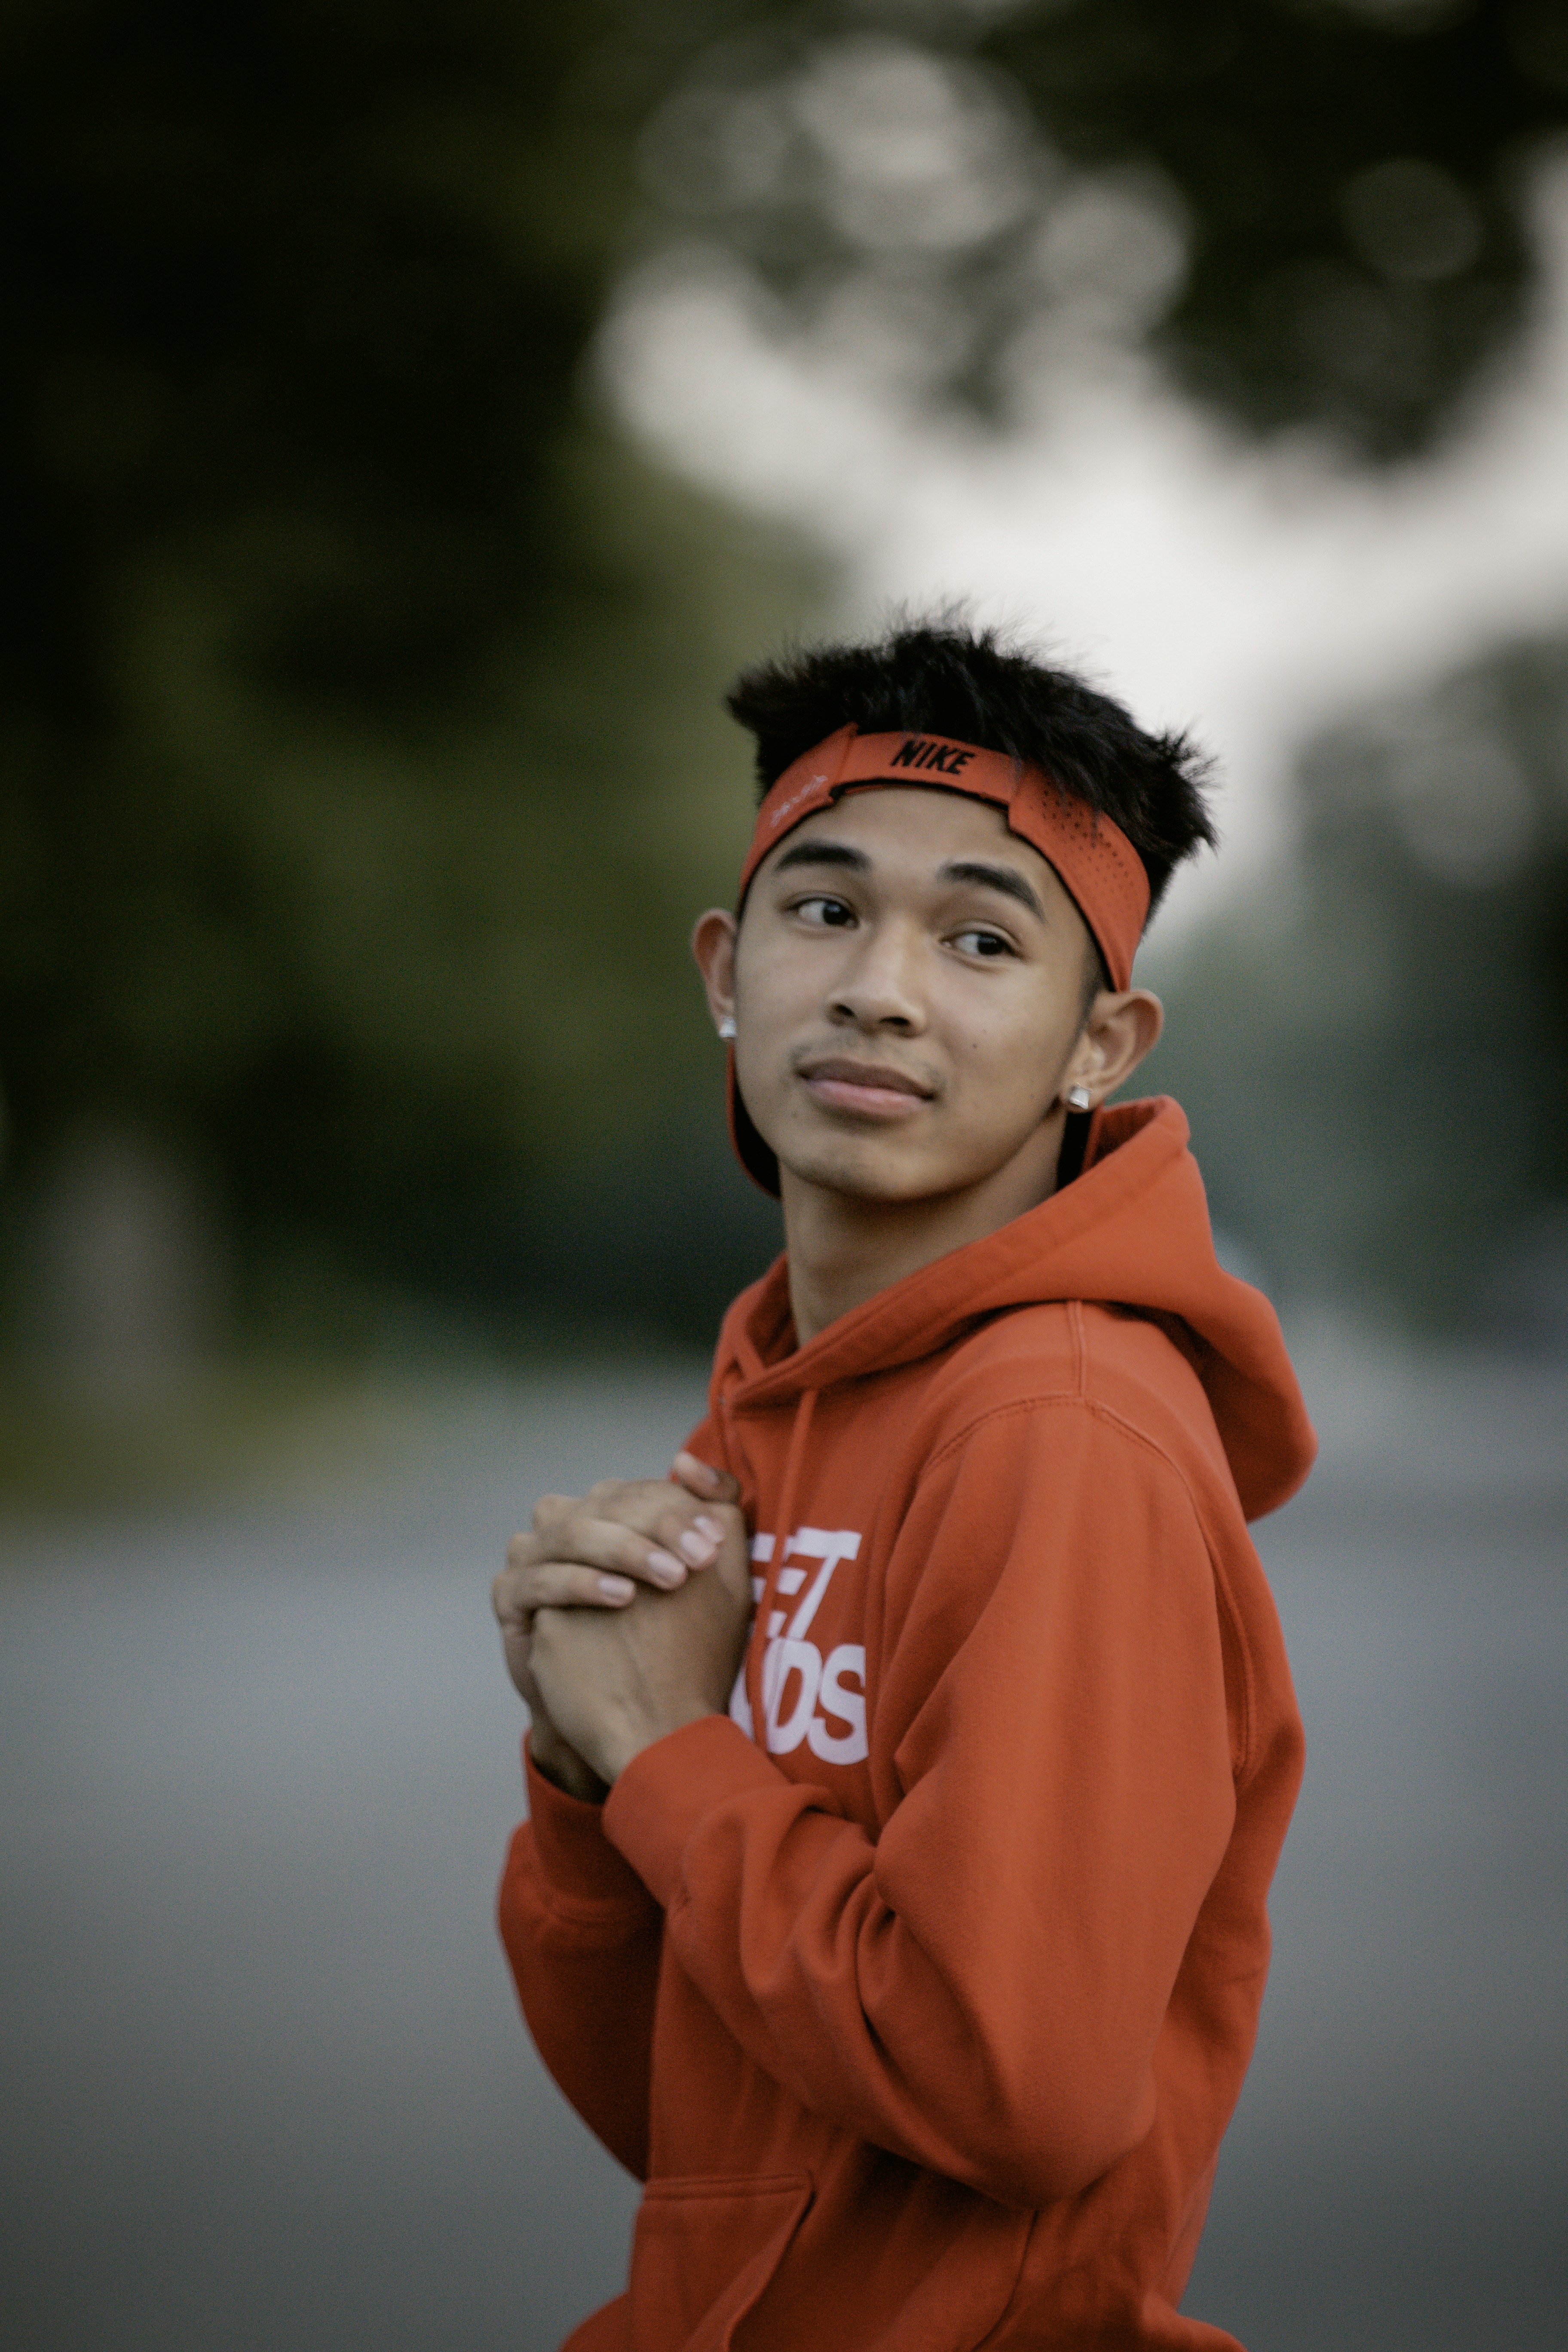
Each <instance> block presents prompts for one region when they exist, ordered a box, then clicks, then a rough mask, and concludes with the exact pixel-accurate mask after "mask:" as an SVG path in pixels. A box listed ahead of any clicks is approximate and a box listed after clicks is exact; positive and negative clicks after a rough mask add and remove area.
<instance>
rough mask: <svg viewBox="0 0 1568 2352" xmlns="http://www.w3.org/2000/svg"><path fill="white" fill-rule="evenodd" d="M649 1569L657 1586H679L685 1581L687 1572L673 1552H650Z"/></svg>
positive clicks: (648, 1557)
mask: <svg viewBox="0 0 1568 2352" xmlns="http://www.w3.org/2000/svg"><path fill="white" fill-rule="evenodd" d="M647 1568H648V1574H649V1575H650V1576H651V1577H652V1578H653V1580H654V1582H655V1583H656V1584H679V1583H682V1582H683V1581H684V1580H685V1576H686V1570H685V1569H684V1568H682V1566H681V1564H680V1562H679V1560H678V1559H676V1558H675V1556H674V1554H673V1553H672V1552H668V1551H650V1552H649V1554H648V1556H647Z"/></svg>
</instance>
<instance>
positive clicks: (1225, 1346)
mask: <svg viewBox="0 0 1568 2352" xmlns="http://www.w3.org/2000/svg"><path fill="white" fill-rule="evenodd" d="M1187 1139H1188V1128H1187V1122H1186V1119H1185V1118H1184V1115H1183V1112H1182V1110H1181V1108H1180V1107H1179V1106H1178V1105H1177V1104H1176V1103H1174V1102H1173V1101H1172V1100H1171V1099H1170V1098H1169V1097H1165V1096H1156V1097H1152V1099H1150V1100H1148V1101H1145V1102H1134V1103H1125V1104H1121V1105H1118V1106H1117V1107H1115V1108H1111V1109H1109V1110H1106V1109H1102V1110H1100V1111H1098V1112H1096V1114H1095V1116H1094V1119H1093V1122H1092V1124H1091V1126H1090V1129H1089V1142H1088V1148H1087V1150H1086V1152H1085V1155H1084V1166H1083V1170H1082V1172H1081V1174H1079V1176H1078V1177H1076V1178H1075V1179H1074V1181H1072V1182H1071V1183H1070V1184H1068V1185H1065V1186H1064V1187H1063V1188H1062V1190H1061V1191H1060V1192H1055V1193H1053V1194H1052V1195H1051V1197H1050V1199H1049V1200H1047V1201H1043V1202H1041V1203H1040V1205H1039V1207H1038V1208H1037V1209H1031V1210H1029V1211H1028V1212H1027V1213H1026V1215H1024V1216H1021V1217H1016V1218H1014V1219H1013V1221H1012V1222H1011V1223H1008V1224H1005V1225H1002V1226H1000V1227H998V1229H997V1230H996V1232H994V1233H993V1234H986V1235H985V1236H984V1238H983V1239H982V1240H980V1241H976V1242H970V1243H968V1244H966V1245H965V1246H964V1247H963V1248H962V1249H957V1250H952V1251H951V1252H950V1253H949V1254H948V1255H946V1256H945V1257H941V1258H937V1259H936V1260H934V1261H933V1262H932V1264H931V1265H926V1266H921V1267H920V1268H919V1269H918V1270H917V1271H916V1272H915V1273H913V1274H910V1275H906V1276H904V1278H903V1279H902V1280H901V1281H900V1282H895V1283H893V1284H891V1285H889V1287H888V1288H887V1289H886V1290H881V1291H879V1292H878V1293H877V1294H876V1295H875V1297H871V1298H868V1299H867V1300H866V1301H865V1302H864V1303H863V1304H862V1305H861V1306H859V1307H854V1308H852V1309H851V1310H850V1312H849V1313H848V1314H847V1315H842V1316H840V1317H839V1318H838V1319H837V1321H836V1322H834V1323H830V1324H829V1325H828V1326H827V1328H826V1329H825V1330H823V1331H819V1332H818V1333H817V1335H816V1338H815V1339H811V1340H809V1341H808V1342H807V1343H806V1345H805V1347H804V1348H797V1347H796V1346H795V1344H794V1339H795V1334H794V1327H793V1324H792V1322H791V1319H790V1304H789V1276H788V1261H787V1259H785V1258H783V1257H781V1258H779V1259H778V1260H776V1261H775V1263H774V1264H773V1265H772V1266H771V1267H770V1268H769V1270H768V1272H767V1273H766V1274H765V1275H764V1276H763V1278H762V1280H761V1281H760V1282H758V1283H755V1284H753V1285H752V1287H751V1289H749V1290H746V1291H743V1292H742V1295H741V1297H739V1298H737V1299H736V1301H735V1303H734V1305H733V1306H732V1307H731V1309H730V1312H729V1314H728V1315H727V1316H726V1318H725V1321H724V1328H723V1330H722V1333H721V1339H720V1346H719V1357H718V1362H717V1364H716V1366H715V1402H717V1400H718V1399H719V1398H722V1399H723V1401H724V1402H725V1403H726V1404H727V1405H728V1406H729V1408H730V1409H731V1411H738V1412H746V1411H747V1410H748V1409H750V1408H753V1407H761V1406H764V1405H769V1406H771V1405H777V1404H783V1403H786V1402H789V1401H790V1400H792V1399H798V1398H800V1397H803V1396H804V1395H805V1394H806V1393H807V1392H808V1391H812V1392H816V1393H820V1392H821V1391H824V1390H826V1389H831V1388H836V1387H837V1386H838V1385H839V1384H840V1383H842V1382H844V1381H855V1380H859V1379H863V1378H865V1377H866V1376H867V1375H868V1374H870V1373H875V1372H879V1371H886V1370H890V1369H891V1368H892V1367H893V1366H895V1365H899V1364H908V1363H914V1362H918V1361H919V1360H921V1358H922V1357H925V1356H929V1355H933V1354H935V1353H936V1351H937V1350H938V1349H942V1348H944V1347H947V1346H949V1345H951V1344H952V1342H953V1341H955V1340H957V1339H961V1338H963V1336H964V1334H965V1333H966V1332H967V1331H969V1330H971V1329H973V1328H975V1327H976V1326H977V1325H979V1324H980V1323H982V1322H984V1321H986V1320H987V1319H989V1318H991V1317H994V1316H996V1315H1000V1314H1005V1313H1006V1312H1008V1311H1009V1310H1010V1309H1012V1308H1015V1307H1031V1306H1039V1305H1044V1304H1046V1303H1047V1302H1053V1301H1061V1300H1066V1299H1082V1300H1085V1301H1088V1302H1092V1303H1096V1304H1101V1305H1106V1306H1116V1307H1123V1308H1129V1309H1131V1310H1132V1311H1133V1312H1134V1313H1138V1314H1142V1315H1144V1316H1147V1317H1149V1318H1151V1319H1159V1320H1162V1321H1168V1322H1170V1323H1171V1324H1172V1325H1173V1327H1174V1328H1173V1329H1172V1332H1171V1336H1172V1338H1173V1339H1174V1340H1175V1341H1176V1344H1177V1345H1178V1346H1180V1347H1181V1348H1182V1349H1183V1352H1184V1354H1185V1355H1186V1356H1187V1357H1188V1359H1189V1360H1190V1361H1191V1363H1192V1364H1193V1366H1194V1370H1196V1372H1197V1374H1198V1377H1199V1379H1200V1380H1201V1381H1202V1382H1203V1385H1204V1389H1205V1393H1206V1394H1207V1397H1208V1402H1209V1406H1210V1409H1211V1411H1212V1412H1213V1413H1214V1417H1215V1425H1216V1426H1217V1428H1218V1431H1219V1434H1220V1440H1221V1443H1222V1444H1223V1445H1224V1447H1225V1451H1226V1457H1227V1459H1228V1461H1229V1464H1230V1469H1231V1475H1232V1476H1233V1477H1234V1478H1235V1480H1236V1486H1237V1494H1238V1496H1239V1497H1240V1500H1241V1506H1242V1508H1243V1510H1244V1511H1245V1513H1246V1515H1247V1517H1248V1518H1249V1519H1253V1518H1258V1517H1261V1516H1262V1515H1263V1514H1264V1513H1265V1512H1267V1511H1272V1510H1275V1509H1277V1508H1278V1507H1279V1505H1280V1504H1281V1503H1283V1502H1284V1501H1286V1500H1287V1498H1288V1497H1289V1496H1291V1495H1293V1494H1294V1493H1295V1491H1296V1489H1297V1487H1298V1486H1300V1484H1301V1481H1302V1480H1303V1479H1304V1478H1305V1476H1306V1475H1307V1472H1308V1471H1309V1469H1310V1467H1311V1465H1312V1461H1313V1457H1314V1455H1315V1454H1316V1452H1317V1440H1316V1438H1315V1436H1314V1435H1313V1433H1312V1427H1311V1423H1310V1422H1309V1420H1308V1418H1307V1411H1306V1406H1305V1404H1304V1403H1303V1402H1302V1398H1301V1391H1300V1387H1299V1386H1298V1384H1297V1381H1296V1376H1295V1373H1294V1371H1293V1370H1291V1366H1290V1360H1289V1357H1288V1355H1287V1354H1286V1351H1285V1342H1284V1339H1283V1337H1282V1335H1281V1333H1280V1329H1279V1318H1278V1317H1277V1316H1276V1314H1275V1312H1274V1309H1273V1307H1271V1306H1270V1305H1269V1303H1268V1300H1267V1299H1266V1298H1265V1297H1263V1295H1262V1293H1261V1292H1260V1291H1258V1290H1256V1289H1254V1288H1253V1286H1252V1285H1251V1284H1250V1283H1246V1282H1241V1281H1239V1280H1237V1277H1236V1276H1234V1275H1230V1274H1226V1271H1225V1270H1224V1268H1223V1267H1222V1266H1221V1265H1220V1264H1219V1262H1218V1260H1217V1259H1216V1258H1215V1254H1214V1239H1213V1235H1212V1234H1211V1231H1210V1228H1209V1216H1208V1202H1207V1199H1206V1196H1205V1192H1204V1184H1203V1178H1202V1176H1201V1175H1200V1174H1199V1172H1198V1165H1197V1162H1196V1160H1194V1158H1193V1155H1192V1153H1191V1152H1190V1150H1188V1149H1187Z"/></svg>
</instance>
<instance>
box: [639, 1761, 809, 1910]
mask: <svg viewBox="0 0 1568 2352" xmlns="http://www.w3.org/2000/svg"><path fill="white" fill-rule="evenodd" d="M790 1785H791V1784H790V1783H789V1781H788V1780H786V1779H785V1777H784V1774H783V1773H782V1772H781V1771H780V1770H779V1769H778V1767H777V1766H776V1765H775V1764H770V1763H769V1761H768V1759H767V1758H766V1757H765V1756H764V1755H763V1752H762V1750H761V1748H757V1747H756V1746H755V1745H754V1744H753V1743H752V1740H751V1739H749V1738H747V1736H746V1734H745V1733H744V1732H743V1731H742V1729H741V1727H740V1725H739V1724H738V1723H734V1722H732V1721H731V1718H730V1717H729V1716H727V1715H704V1716H700V1717H698V1719H697V1721H696V1722H695V1723H687V1724H683V1725H682V1726H681V1727H680V1729H679V1731H670V1732H667V1733H666V1735H665V1737H664V1738H662V1739H656V1740H655V1741H654V1742H653V1744H652V1746H651V1747H648V1748H644V1749H643V1750H642V1752H641V1754H640V1755H637V1756H634V1757H633V1758H632V1760H631V1762H630V1763H629V1764H628V1765H627V1766H626V1770H625V1771H624V1772H623V1773H622V1774H621V1776H620V1778H619V1780H617V1781H616V1785H615V1787H614V1788H613V1789H612V1790H610V1793H609V1795H608V1796H607V1797H606V1798H605V1813H604V1819H605V1838H606V1839H607V1840H608V1841H609V1842H610V1843H612V1844H614V1845H616V1846H618V1847H619V1848H620V1850H621V1852H622V1853H624V1854H625V1856H626V1860H627V1862H628V1863H630V1864H631V1866H632V1868H633V1869H634V1870H635V1871H636V1872H637V1876H638V1877H639V1878H640V1879H641V1880H642V1883H643V1885H645V1886H646V1887H647V1889H648V1892H649V1893H650V1894H651V1895H653V1897H654V1900H655V1901H656V1902H658V1903H659V1904H661V1905H662V1906H664V1908H665V1909H666V1910H667V1911H668V1908H669V1906H670V1905H671V1903H672V1902H673V1901H674V1900H675V1898H676V1896H677V1895H679V1892H680V1857H681V1854H682V1853H683V1852H684V1851H685V1848H686V1844H687V1842H688V1840H689V1838H690V1837H691V1835H692V1833H693V1832H695V1831H696V1829H697V1828H698V1827H699V1825H700V1822H702V1821H703V1820H704V1819H705V1817H706V1816H707V1815H708V1814H709V1813H710V1812H712V1811H714V1810H715V1808H716V1807H718V1806H720V1805H721V1804H725V1803H728V1802H729V1801H730V1800H731V1799H732V1798H735V1797H741V1796H744V1795H746V1794H747V1793H748V1792H749V1791H750V1790H753V1789H771V1790H773V1791H774V1792H775V1793H776V1792H777V1790H780V1789H781V1788H788V1787H789V1786H790Z"/></svg>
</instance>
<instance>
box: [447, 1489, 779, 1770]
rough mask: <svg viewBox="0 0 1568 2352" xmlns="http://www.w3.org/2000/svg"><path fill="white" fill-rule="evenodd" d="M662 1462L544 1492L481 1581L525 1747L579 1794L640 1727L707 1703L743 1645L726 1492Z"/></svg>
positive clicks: (704, 1709)
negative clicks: (527, 1725)
mask: <svg viewBox="0 0 1568 2352" xmlns="http://www.w3.org/2000/svg"><path fill="white" fill-rule="evenodd" d="M673 1476H674V1479H675V1480H678V1481H679V1484H674V1483H671V1481H670V1480H668V1479H663V1478H645V1479H636V1480H623V1479H613V1478H606V1479H604V1480H602V1481H601V1482H600V1484H599V1485H598V1486H595V1487H593V1488H591V1489H590V1491H589V1492H588V1493H587V1494H586V1495H584V1496H573V1495H546V1496H543V1497H542V1499H541V1501H540V1502H539V1503H538V1505H537V1506H536V1507H535V1509H534V1513H533V1527H532V1528H531V1532H530V1533H528V1534H527V1535H519V1536H514V1537H513V1538H512V1539H511V1542H510V1544H509V1545H508V1546H507V1564H506V1567H505V1569H504V1570H502V1572H501V1574H500V1576H498V1577H497V1579H496V1580H495V1584H494V1587H493V1590H492V1593H491V1599H492V1601H493V1603H494V1607H495V1612H496V1617H497V1620H498V1622H500V1629H501V1643H502V1647H503V1649H504V1651H505V1654H506V1662H507V1667H508V1670H509V1672H510V1675H511V1678H512V1681H513V1682H514V1683H515V1684H516V1685H517V1688H518V1690H519V1691H520V1692H521V1695H522V1696H523V1698H524V1699H525V1700H526V1701H527V1703H528V1708H529V1713H530V1715H531V1717H532V1729H531V1737H530V1745H531V1748H532V1753H533V1760H534V1762H535V1764H536V1765H537V1766H538V1768H539V1769H540V1770H541V1771H542V1772H543V1773H545V1774H546V1775H547V1777H548V1778H549V1779H551V1780H554V1781H555V1782H556V1783H557V1784H558V1785H559V1786H560V1787H562V1788H563V1789H565V1790H567V1792H568V1793H569V1794H570V1795H572V1796H575V1797H583V1798H585V1799H587V1800H589V1801H597V1800H598V1799H600V1798H602V1797H603V1796H604V1794H605V1790H606V1788H607V1787H608V1786H609V1785H610V1784H611V1783H612V1782H613V1781H615V1780H616V1779H617V1778H618V1777H619V1775H620V1774H621V1773H622V1772H623V1771H624V1770H625V1769H626V1766H627V1765H628V1764H629V1763H630V1762H631V1759H632V1758H633V1757H634V1756H637V1755H639V1754H640V1753H641V1751H642V1750H643V1748H647V1747H650V1746H651V1745H652V1743H653V1742H654V1741H655V1740H656V1739H662V1738H664V1737H665V1735H666V1734H667V1733H668V1732H671V1731H678V1730H679V1728H680V1727H681V1726H682V1725H683V1724H687V1723H692V1722H695V1721H696V1720H697V1719H698V1717H700V1716H704V1715H716V1714H722V1713H723V1711H724V1709H725V1708H726V1707H727V1706H728V1705H729V1700H730V1692H731V1686H732V1685H733V1683H734V1679H735V1674H736V1670H737V1668H738V1667H739V1665H740V1662H741V1654H742V1649H743V1647H744V1645H745V1638H746V1625H747V1621H748V1619H749V1617H750V1614H751V1607H752V1583H751V1559H750V1546H749V1544H748V1540H747V1534H746V1523H745V1520H744V1518H743V1517H742V1515H741V1511H740V1509H739V1507H738V1501H737V1498H738V1496H739V1492H740V1490H739V1488H738V1487H737V1486H736V1484H735V1481H734V1480H733V1479H732V1478H731V1477H730V1476H729V1475H727V1474H726V1473H725V1472H723V1471H721V1470H715V1469H712V1468H711V1467H710V1465H708V1464H707V1463H703V1462H699V1461H698V1460H697V1459H696V1457H695V1455H693V1454H677V1455H676V1457H675V1464H674V1472H673Z"/></svg>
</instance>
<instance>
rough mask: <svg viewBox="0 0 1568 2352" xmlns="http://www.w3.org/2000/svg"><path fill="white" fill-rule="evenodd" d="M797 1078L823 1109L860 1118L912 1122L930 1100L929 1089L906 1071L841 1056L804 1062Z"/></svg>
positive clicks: (829, 1056)
mask: <svg viewBox="0 0 1568 2352" xmlns="http://www.w3.org/2000/svg"><path fill="white" fill-rule="evenodd" d="M800 1075H801V1077H802V1079H803V1080H804V1081H805V1087H806V1088H807V1090H808V1092H809V1093H810V1094H812V1095H813V1096H814V1097H816V1100H817V1101H818V1102H819V1103H821V1104H823V1105H824V1106H825V1108H828V1109H832V1110H850V1111H858V1112H859V1113H860V1115H861V1116H862V1117H863V1118H888V1119H894V1118H912V1117H913V1116H914V1114H915V1112H916V1111H918V1110H919V1109H920V1108H921V1107H922V1105H923V1104H925V1103H927V1102H929V1101H930V1099H931V1088H930V1087H922V1086H921V1082H920V1080H919V1079H918V1078H911V1077H910V1075H909V1073H908V1072H907V1071H905V1070H896V1069H891V1068H889V1067H888V1066H887V1065H886V1064H884V1063H880V1062H855V1061H850V1060H849V1059H847V1056H845V1055H828V1056H826V1057H825V1058H824V1059H823V1060H821V1061H817V1062H807V1063H805V1065H804V1066H803V1067H802V1069H801V1073H800Z"/></svg>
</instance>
